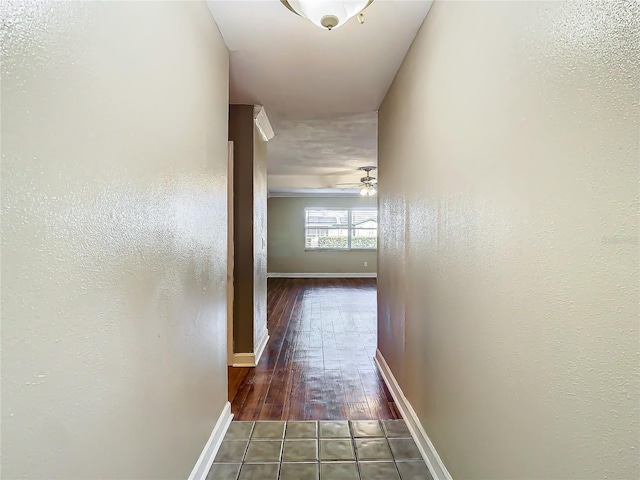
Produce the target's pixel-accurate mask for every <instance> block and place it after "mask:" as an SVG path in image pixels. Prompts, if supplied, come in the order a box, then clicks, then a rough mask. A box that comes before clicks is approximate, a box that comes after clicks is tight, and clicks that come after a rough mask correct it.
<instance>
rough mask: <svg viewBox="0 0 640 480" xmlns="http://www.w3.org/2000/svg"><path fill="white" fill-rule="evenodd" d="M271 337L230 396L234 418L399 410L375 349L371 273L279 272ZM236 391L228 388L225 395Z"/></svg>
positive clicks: (271, 303)
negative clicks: (307, 275)
mask: <svg viewBox="0 0 640 480" xmlns="http://www.w3.org/2000/svg"><path fill="white" fill-rule="evenodd" d="M267 313H268V328H269V334H270V335H271V338H270V340H269V343H268V344H267V347H266V349H265V351H264V353H263V355H262V358H261V360H260V362H259V364H258V366H257V367H256V368H254V369H238V368H230V369H229V370H230V384H232V385H233V378H234V377H237V376H238V375H242V374H246V377H245V378H244V379H243V380H242V381H241V382H240V384H239V387H238V390H237V393H236V394H235V395H234V396H233V398H232V403H231V405H232V406H231V411H232V413H233V414H234V419H235V420H247V421H248V420H341V419H343V420H347V419H349V420H367V419H383V420H384V419H396V418H400V416H399V414H398V412H397V410H396V408H395V405H394V403H393V399H392V398H391V395H390V393H389V391H388V390H387V388H386V386H385V385H384V382H383V380H382V378H381V377H380V375H379V373H378V371H377V370H376V366H375V363H374V361H373V357H374V355H375V349H376V280H375V279H369V278H358V279H282V278H272V279H269V283H268V306H267ZM231 395H233V393H230V398H231Z"/></svg>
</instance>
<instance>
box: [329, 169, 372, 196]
mask: <svg viewBox="0 0 640 480" xmlns="http://www.w3.org/2000/svg"><path fill="white" fill-rule="evenodd" d="M375 169H376V167H373V166H366V167H360V168H358V170H362V171H363V172H366V175H365V176H364V177H362V178H361V179H360V182H354V183H338V184H336V187H341V188H354V187H359V188H360V195H362V196H363V197H372V196H374V195H375V194H376V193H378V189H377V188H376V185H377V184H378V179H377V178H376V177H372V176H371V175H370V172H371V170H375Z"/></svg>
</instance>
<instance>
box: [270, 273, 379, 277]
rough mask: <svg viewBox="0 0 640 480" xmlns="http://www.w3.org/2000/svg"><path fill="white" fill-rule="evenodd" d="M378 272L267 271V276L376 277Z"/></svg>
mask: <svg viewBox="0 0 640 480" xmlns="http://www.w3.org/2000/svg"><path fill="white" fill-rule="evenodd" d="M377 276H378V274H377V273H376V272H366V273H276V272H273V273H267V278H376V277H377Z"/></svg>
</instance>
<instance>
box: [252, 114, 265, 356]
mask: <svg viewBox="0 0 640 480" xmlns="http://www.w3.org/2000/svg"><path fill="white" fill-rule="evenodd" d="M253 152H254V153H253V154H254V160H253V162H254V163H253V165H254V167H253V222H254V223H253V225H254V226H253V244H254V260H253V262H254V264H253V305H254V307H253V325H254V327H253V345H254V349H253V351H254V352H255V350H256V348H257V347H258V345H259V344H260V341H261V340H262V338H263V337H264V335H265V334H266V333H267V142H266V141H265V140H264V139H263V138H262V136H261V135H260V132H259V131H258V128H257V127H256V126H255V122H254V126H253Z"/></svg>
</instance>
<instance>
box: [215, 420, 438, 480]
mask: <svg viewBox="0 0 640 480" xmlns="http://www.w3.org/2000/svg"><path fill="white" fill-rule="evenodd" d="M207 480H432V477H431V475H430V474H429V470H428V469H427V466H426V465H425V463H424V461H423V460H422V457H421V456H420V451H419V450H418V447H417V446H416V444H415V442H414V441H413V439H412V438H411V434H410V433H409V430H408V429H407V426H406V424H405V423H404V420H381V421H380V420H351V421H346V420H344V421H319V422H316V421H295V422H294V421H289V422H275V421H273V422H272V421H258V422H231V426H230V427H229V430H228V431H227V434H226V435H225V438H224V440H223V442H222V445H221V446H220V449H219V450H218V453H217V455H216V458H215V460H214V463H213V465H212V467H211V470H210V472H209V475H208V477H207Z"/></svg>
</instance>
